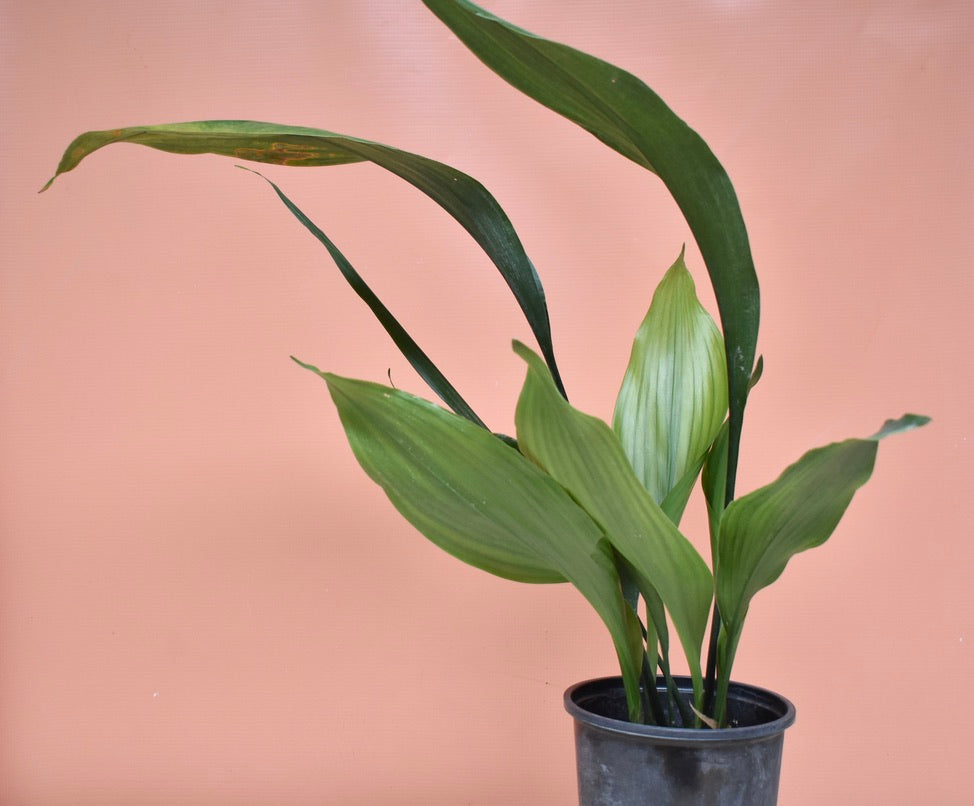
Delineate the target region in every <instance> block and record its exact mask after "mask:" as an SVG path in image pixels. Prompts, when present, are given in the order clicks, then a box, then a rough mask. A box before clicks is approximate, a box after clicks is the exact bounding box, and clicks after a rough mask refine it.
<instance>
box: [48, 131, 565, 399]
mask: <svg viewBox="0 0 974 806" xmlns="http://www.w3.org/2000/svg"><path fill="white" fill-rule="evenodd" d="M112 143H138V144H139V145H144V146H149V147H150V148H155V149H159V150H160V151H168V152H171V153H174V154H219V155H223V156H227V157H233V158H234V159H238V160H250V161H253V162H265V163H271V164H274V165H291V166H306V167H309V166H321V165H342V164H345V163H352V162H373V163H375V164H376V165H378V166H380V167H381V168H385V169H386V170H387V171H390V172H391V173H393V174H395V175H396V176H399V177H400V178H402V179H404V180H405V181H407V182H409V183H410V184H411V185H413V186H414V187H416V188H417V189H419V190H421V191H422V192H423V193H425V194H426V195H427V196H429V197H430V198H431V199H433V201H435V202H436V203H437V204H438V205H440V207H442V208H443V209H444V210H446V212H448V213H449V214H450V215H452V216H453V217H454V218H455V219H456V220H457V221H458V222H459V223H460V224H461V225H462V226H463V227H464V229H466V230H467V232H469V233H470V235H471V236H473V238H474V240H475V241H476V242H477V243H478V244H479V245H480V247H481V248H482V249H483V250H484V252H485V253H486V254H487V256H488V257H489V258H490V260H491V261H492V262H493V263H494V265H495V266H496V267H497V269H498V270H499V271H500V273H501V275H502V276H503V277H504V279H505V281H506V282H507V284H508V286H509V287H510V289H511V291H512V292H513V294H514V297H515V298H516V299H517V301H518V304H519V305H520V306H521V310H522V311H523V312H524V315H525V318H526V319H527V321H528V324H529V325H530V326H531V330H532V332H533V333H534V337H535V338H536V339H537V340H538V346H539V347H540V348H541V353H542V355H544V357H545V360H546V361H547V362H548V366H549V367H550V368H551V371H552V374H553V375H554V377H555V378H556V381H557V383H558V386H559V389H561V390H562V391H564V388H563V386H562V384H561V379H560V376H559V374H558V368H557V365H556V363H555V356H554V350H553V348H552V345H551V325H550V323H549V320H548V307H547V303H546V302H545V296H544V289H543V288H542V287H541V281H540V280H539V278H538V275H537V272H536V271H535V269H534V266H533V265H532V264H531V261H530V260H529V259H528V256H527V255H526V254H525V252H524V247H523V246H522V245H521V241H520V239H519V238H518V236H517V233H516V232H515V231H514V227H513V226H512V225H511V222H510V220H509V219H508V217H507V214H506V213H505V212H504V211H503V210H502V209H501V206H500V205H499V204H498V203H497V201H496V200H495V199H494V197H493V196H492V195H491V194H490V193H489V192H488V191H487V189H486V188H485V187H484V186H483V185H481V184H480V182H478V181H477V180H476V179H474V178H473V177H470V176H468V175H467V174H465V173H463V172H462V171H458V170H456V169H455V168H451V167H450V166H449V165H444V164H443V163H440V162H436V161H434V160H431V159H428V158H427V157H421V156H419V155H418V154H412V153H410V152H408V151H402V150H400V149H398V148H392V147H391V146H387V145H383V144H381V143H375V142H372V141H370V140H362V139H360V138H357V137H348V136H345V135H341V134H335V133H334V132H328V131H324V130H321V129H309V128H305V127H303V126H282V125H279V124H276V123H262V122H258V121H251V120H203V121H194V122H190V123H170V124H165V125H159V126H132V127H129V128H124V129H112V130H110V131H92V132H86V133H84V134H82V135H79V136H78V137H77V138H75V140H74V141H73V142H72V143H71V144H70V145H69V146H68V148H67V150H66V151H65V152H64V156H63V157H62V158H61V162H60V164H59V165H58V167H57V172H56V173H55V174H54V176H53V177H52V178H51V179H50V180H49V181H48V183H47V184H46V185H44V187H43V188H42V189H41V190H42V191H44V190H47V189H48V188H49V187H50V186H51V184H52V183H53V182H54V180H55V179H56V178H57V177H58V176H60V175H61V174H63V173H66V172H67V171H70V170H73V169H74V168H76V167H77V166H78V164H79V163H80V162H81V161H82V160H83V159H84V158H85V157H87V156H88V155H89V154H91V153H92V152H94V151H97V150H98V149H100V148H103V147H105V146H107V145H110V144H112Z"/></svg>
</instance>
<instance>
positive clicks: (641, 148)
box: [424, 0, 760, 497]
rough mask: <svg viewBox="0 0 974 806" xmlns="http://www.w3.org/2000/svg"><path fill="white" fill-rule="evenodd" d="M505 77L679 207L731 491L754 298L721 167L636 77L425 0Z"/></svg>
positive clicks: (453, 1)
mask: <svg viewBox="0 0 974 806" xmlns="http://www.w3.org/2000/svg"><path fill="white" fill-rule="evenodd" d="M424 2H425V3H426V5H427V6H428V7H429V8H430V9H431V10H432V11H433V13H434V14H436V16H437V17H439V18H440V19H441V20H442V21H443V22H444V23H445V24H446V25H447V27H449V28H450V29H451V30H452V31H453V33H454V34H456V35H457V36H458V37H459V38H460V40H461V41H462V42H463V43H464V44H465V45H466V46H467V47H468V48H469V49H470V50H471V51H472V52H473V53H474V54H475V55H476V56H477V57H478V58H479V59H480V60H481V61H483V62H484V64H486V65H487V66H488V67H490V68H491V69H492V70H493V71H494V72H496V73H497V74H498V75H499V76H500V77H501V78H503V79H505V80H506V81H508V82H509V83H510V84H512V85H513V86H514V87H516V88H517V89H519V90H520V91H521V92H523V93H525V94H526V95H528V96H530V97H531V98H534V99H535V100H536V101H538V102H540V103H542V104H544V105H545V106H547V107H548V108H549V109H552V110H554V111H555V112H558V113H559V114H561V115H564V116H565V117H566V118H568V119H569V120H572V121H574V122H575V123H577V124H578V125H579V126H581V127H582V128H584V129H586V130H587V131H589V132H590V133H591V134H593V135H595V136H596V137H597V138H598V139H599V140H601V141H602V142H603V143H605V144H606V145H608V146H609V147H611V148H613V149H615V150H616V151H618V152H619V153H620V154H622V155H623V156H625V157H627V158H629V159H630V160H632V161H633V162H635V163H637V164H638V165H641V166H643V167H644V168H646V169H648V170H650V171H652V172H654V173H655V174H657V175H658V176H659V178H660V179H661V180H662V181H663V184H665V185H666V187H667V189H668V190H669V192H670V194H671V195H672V196H673V198H674V200H675V201H676V203H677V205H679V207H680V209H681V210H682V212H683V215H684V216H685V218H686V220H687V224H688V225H689V226H690V230H691V231H692V232H693V236H694V238H695V239H696V241H697V245H698V246H699V247H700V252H701V254H702V255H703V258H704V262H705V263H706V265H707V270H708V272H709V273H710V279H711V282H712V283H713V286H714V292H715V294H716V297H717V305H718V307H719V309H720V317H721V322H722V324H723V330H724V343H725V348H726V360H727V366H728V383H729V391H730V435H729V462H728V472H729V479H730V481H731V485H730V486H729V488H728V491H727V492H728V496H729V497H733V479H734V473H735V469H736V467H737V454H738V446H739V442H740V432H741V427H742V424H743V418H744V404H745V402H746V401H747V390H748V380H749V379H750V376H751V368H752V366H753V364H754V357H755V350H756V347H757V336H758V320H759V318H760V301H759V292H758V281H757V276H756V274H755V272H754V263H753V260H752V258H751V249H750V245H749V243H748V237H747V230H746V228H745V226H744V219H743V217H742V216H741V211H740V206H739V205H738V202H737V196H736V194H735V193H734V188H733V186H732V185H731V182H730V179H729V178H728V176H727V173H726V171H725V170H724V168H723V166H722V165H721V164H720V162H719V161H718V160H717V158H716V157H715V156H714V154H713V152H712V151H711V150H710V148H709V147H708V146H707V144H706V143H705V142H704V141H703V140H702V139H701V137H700V136H699V135H698V134H697V133H696V132H695V131H693V130H692V129H691V128H690V127H689V126H687V124H686V123H684V122H683V121H682V120H681V119H680V118H679V117H678V116H677V115H676V114H674V113H673V111H672V110H671V109H670V108H669V107H668V106H667V105H666V104H665V103H664V102H663V101H662V99H661V98H660V97H659V96H658V95H657V94H656V93H655V92H653V90H651V89H650V88H649V87H647V86H646V85H645V84H644V83H643V82H642V81H640V80H639V79H638V78H636V77H635V76H633V75H631V74H630V73H627V72H626V71H624V70H622V69H620V68H618V67H616V66H614V65H612V64H609V63H608V62H604V61H602V60H600V59H597V58H595V57H593V56H590V55H588V54H586V53H582V52H581V51H578V50H575V49H573V48H570V47H568V46H566V45H562V44H559V43H557V42H551V41H549V40H546V39H542V38H541V37H539V36H535V35H534V34H530V33H528V32H527V31H524V30H522V29H521V28H517V27H516V26H513V25H511V24H510V23H508V22H505V21H504V20H502V19H500V18H498V17H496V16H494V15H492V14H490V13H489V12H487V11H485V10H484V9H482V8H479V7H477V6H476V5H474V4H473V3H470V2H467V0H424Z"/></svg>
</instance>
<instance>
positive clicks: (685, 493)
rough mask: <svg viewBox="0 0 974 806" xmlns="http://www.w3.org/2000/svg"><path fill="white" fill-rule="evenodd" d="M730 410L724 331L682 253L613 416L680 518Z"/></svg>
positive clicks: (641, 469)
mask: <svg viewBox="0 0 974 806" xmlns="http://www.w3.org/2000/svg"><path fill="white" fill-rule="evenodd" d="M726 413H727V368H726V364H725V361H724V346H723V343H722V342H721V338H720V331H719V330H718V329H717V326H716V325H715V324H714V321H713V319H711V318H710V314H709V313H707V311H706V310H705V309H704V307H703V306H702V305H701V304H700V302H699V301H698V299H697V295H696V292H695V289H694V285H693V278H692V277H691V276H690V272H688V271H687V268H686V264H685V263H684V262H683V255H682V253H681V255H680V257H679V258H677V261H676V262H675V263H674V264H673V266H672V267H671V268H670V269H669V271H667V272H666V274H665V275H664V277H663V280H662V281H661V282H660V284H659V286H658V287H657V289H656V293H655V294H654V295H653V301H652V304H651V305H650V307H649V312H648V313H647V314H646V318H645V320H644V321H643V323H642V325H641V326H640V328H639V332H638V333H637V334H636V339H635V342H634V343H633V347H632V355H631V357H630V359H629V366H628V368H627V369H626V374H625V377H624V378H623V381H622V388H621V389H620V391H619V397H618V399H617V400H616V407H615V416H614V418H613V427H614V428H615V431H616V433H617V434H618V435H619V440H620V441H621V442H622V447H623V449H624V450H625V452H626V455H627V456H628V457H629V461H630V462H631V463H632V466H633V469H634V470H635V471H636V475H637V476H638V477H639V480H640V481H641V482H642V483H643V486H645V487H646V489H647V490H649V492H650V494H651V495H652V496H653V499H654V500H655V501H656V502H657V503H658V504H663V502H664V501H666V499H667V497H668V496H670V494H671V492H673V491H675V492H676V496H675V500H674V498H671V500H670V502H669V505H668V506H669V507H672V509H673V511H674V512H675V514H676V515H677V517H676V521H679V514H681V513H682V512H683V509H684V507H685V506H686V502H687V498H689V496H690V490H691V489H692V486H693V482H694V480H695V479H696V476H697V474H698V473H699V471H700V467H701V465H702V463H703V459H704V456H705V455H706V453H707V450H708V449H709V447H710V445H711V443H712V442H713V441H714V437H715V436H716V434H717V431H718V430H719V429H720V426H721V423H722V422H723V421H724V417H725V415H726ZM688 482H689V483H688Z"/></svg>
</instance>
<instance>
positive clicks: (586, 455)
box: [514, 343, 713, 684]
mask: <svg viewBox="0 0 974 806" xmlns="http://www.w3.org/2000/svg"><path fill="white" fill-rule="evenodd" d="M514 349H515V351H516V352H517V353H518V355H520V356H521V357H522V358H523V359H524V360H525V361H526V362H527V364H528V371H527V377H526V379H525V382H524V387H523V388H522V390H521V395H520V398H519V399H518V403H517V410H516V412H515V418H514V419H515V425H516V426H517V438H518V445H519V446H520V447H521V450H522V451H524V453H525V454H526V455H527V456H529V457H530V458H531V459H533V460H534V461H536V462H537V463H538V464H539V465H540V466H541V467H542V468H544V469H545V470H546V471H547V472H548V473H549V474H550V475H551V476H552V477H554V478H555V479H556V480H557V481H558V482H560V483H561V484H562V485H564V487H565V489H567V490H568V492H569V493H571V496H572V498H573V499H575V500H576V501H577V502H578V503H579V504H580V505H581V506H582V508H583V509H585V511H586V512H588V513H589V515H591V516H592V518H593V519H594V520H595V521H596V523H598V524H599V526H600V527H601V528H602V530H603V531H604V532H605V534H606V536H607V537H608V538H609V540H610V541H611V543H612V545H613V546H614V547H615V548H616V550H617V551H618V552H619V553H620V554H621V555H622V556H623V557H625V559H626V560H627V561H628V562H629V563H630V564H631V566H632V568H633V569H634V570H635V571H636V572H637V573H638V575H639V576H640V577H642V578H644V579H645V580H646V581H647V582H648V583H649V585H651V586H652V589H653V590H654V591H656V592H658V594H659V597H660V599H661V600H662V602H663V604H664V605H665V606H666V609H667V610H668V611H669V614H670V617H671V618H672V620H673V626H674V627H675V628H676V631H677V634H678V635H679V637H680V641H681V643H682V645H683V650H684V653H685V654H686V656H687V661H688V663H689V667H690V673H691V675H692V676H693V677H694V680H695V682H696V683H698V684H699V683H700V681H701V672H700V649H701V645H702V643H703V636H704V631H705V630H706V626H707V614H708V613H709V612H710V604H711V601H712V597H713V579H712V577H711V575H710V571H709V569H708V568H707V565H706V563H704V561H703V559H702V558H701V557H700V555H699V554H698V553H697V551H696V549H694V547H693V545H692V544H691V543H690V542H689V541H688V540H687V539H686V538H685V537H684V536H683V535H682V534H680V532H679V531H678V530H677V528H676V526H674V525H673V523H672V521H670V519H669V518H668V517H667V516H666V515H665V514H664V513H663V511H662V510H661V509H660V507H659V505H658V504H657V503H656V502H655V501H654V500H653V499H652V497H651V496H650V495H649V493H648V492H647V491H646V488H645V487H643V485H642V484H641V483H640V481H639V479H638V478H637V477H636V474H635V473H634V472H633V469H632V466H631V465H630V464H629V460H628V459H627V458H626V455H625V453H624V452H623V450H622V445H621V444H620V443H619V439H618V437H617V436H616V435H615V432H614V431H613V430H612V429H611V428H610V427H609V425H608V424H607V423H604V422H603V421H601V420H599V419H597V418H595V417H591V416H589V415H587V414H584V413H582V412H580V411H578V410H576V409H574V408H572V407H571V406H570V405H569V404H568V402H567V401H565V400H564V398H562V397H561V396H560V395H559V394H558V391H557V389H556V388H555V385H554V383H553V382H552V379H551V376H550V374H549V373H548V371H547V369H546V368H545V365H544V362H543V361H542V360H541V359H540V358H539V357H538V356H537V355H535V354H534V353H533V352H532V351H531V350H529V349H528V348H527V347H525V346H524V345H523V344H519V343H515V347H514Z"/></svg>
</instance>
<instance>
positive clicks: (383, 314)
mask: <svg viewBox="0 0 974 806" xmlns="http://www.w3.org/2000/svg"><path fill="white" fill-rule="evenodd" d="M245 170H247V171H250V169H249V168H246V169H245ZM250 172H251V173H253V174H256V175H257V176H259V177H260V178H261V179H263V180H264V181H265V182H267V184H269V185H270V186H271V187H272V188H273V189H274V192H275V193H276V194H277V196H278V198H279V199H280V200H281V201H282V202H284V206H285V207H287V209H288V210H290V211H291V213H292V214H293V215H294V217H295V218H296V219H297V220H298V221H300V222H301V224H303V225H304V227H305V229H307V230H308V232H310V233H311V234H312V235H314V236H315V238H317V239H318V241H319V242H320V243H321V244H322V245H323V246H324V247H325V249H327V250H328V254H330V255H331V258H332V260H334V261H335V265H336V266H338V269H339V271H340V272H341V273H342V275H343V276H344V277H345V279H346V280H347V281H348V284H349V285H350V286H351V287H352V290H354V291H355V293H356V294H358V295H359V297H360V298H361V299H362V301H363V302H364V303H365V304H366V305H368V306H369V309H370V310H371V311H372V313H373V314H374V315H375V318H376V319H378V320H379V323H380V324H381V325H382V327H384V328H385V331H386V333H388V334H389V336H390V337H391V338H392V340H393V342H394V343H395V345H396V347H398V348H399V351H400V352H401V353H402V354H403V355H404V356H405V357H406V359H407V360H408V361H409V363H410V364H411V365H412V367H413V369H415V370H416V372H417V373H418V374H419V376H420V377H421V378H422V379H423V380H424V381H426V383H427V384H428V385H429V387H430V389H432V390H433V391H434V392H436V394H437V395H438V396H439V398H440V400H442V401H443V402H444V403H446V405H448V406H449V407H450V408H451V409H453V411H455V412H456V413H457V414H459V415H460V416H461V417H466V418H467V419H468V420H470V422H472V423H476V424H477V425H479V426H481V427H482V428H486V427H487V426H486V425H485V424H484V421H483V420H481V419H480V417H478V416H477V414H476V412H475V411H474V410H473V409H472V408H471V407H470V405H469V404H468V403H467V401H466V400H464V399H463V397H462V396H461V395H460V393H459V392H458V391H457V390H456V389H455V388H454V386H453V384H451V383H450V382H449V381H448V380H447V379H446V377H445V376H444V375H443V373H442V372H440V370H439V368H438V367H437V366H436V365H435V364H434V363H433V362H432V360H430V358H429V356H428V355H426V353H425V352H424V351H423V349H422V348H421V347H420V346H419V345H418V344H417V343H416V342H415V341H414V340H413V338H412V336H410V335H409V333H407V332H406V329H405V328H404V327H403V326H402V325H400V324H399V321H398V320H397V319H396V317H395V316H393V315H392V312H391V311H390V310H389V309H388V308H386V306H385V305H384V304H383V303H382V301H381V300H380V299H379V298H378V297H377V296H376V295H375V292H373V291H372V289H371V288H370V287H369V285H368V283H366V282H365V280H363V279H362V276H361V275H360V274H359V273H358V272H357V271H356V270H355V267H354V266H352V264H351V263H349V261H348V259H347V258H346V257H345V255H343V254H342V252H341V250H340V249H339V248H338V247H337V246H335V244H334V242H333V241H332V240H331V239H330V238H329V237H328V236H327V235H325V233H324V232H322V230H321V229H320V228H319V227H318V226H317V225H316V224H315V223H314V222H313V221H312V220H311V219H310V218H308V216H306V215H305V214H304V213H303V212H302V211H301V209H300V208H299V207H298V206H297V205H296V204H295V203H294V202H292V201H291V200H290V199H289V198H288V197H287V196H286V195H285V194H284V192H283V191H282V190H281V189H280V188H279V187H278V186H277V185H276V184H275V183H274V182H271V180H270V179H268V178H267V177H266V176H264V175H263V174H260V173H258V172H257V171H250ZM298 363H299V364H300V363H301V362H298ZM302 366H304V365H302Z"/></svg>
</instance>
